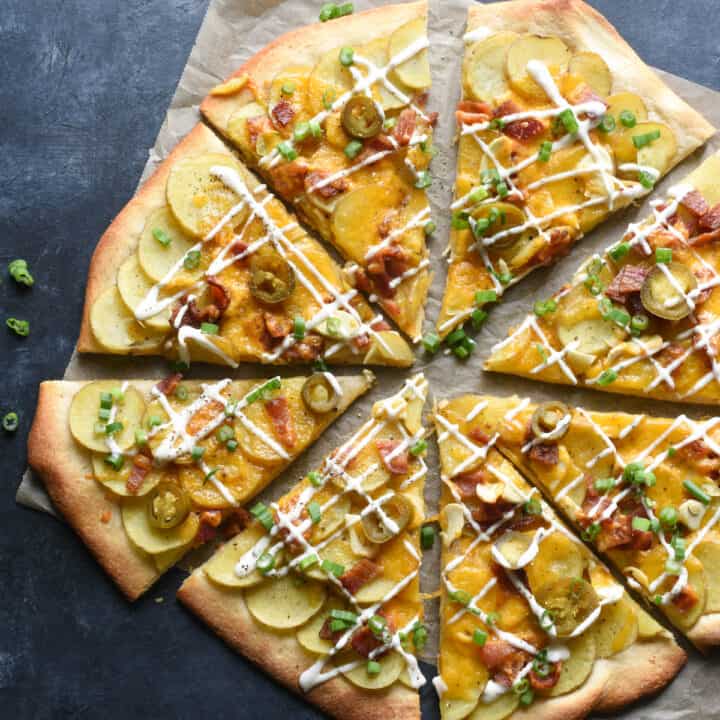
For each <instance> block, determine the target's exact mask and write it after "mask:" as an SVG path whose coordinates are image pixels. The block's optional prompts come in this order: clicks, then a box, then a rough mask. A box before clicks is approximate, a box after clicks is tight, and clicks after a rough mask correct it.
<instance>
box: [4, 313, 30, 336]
mask: <svg viewBox="0 0 720 720" xmlns="http://www.w3.org/2000/svg"><path fill="white" fill-rule="evenodd" d="M5 324H6V325H7V326H8V327H9V328H10V329H11V330H12V331H13V332H14V333H15V334H16V335H20V337H27V336H28V335H29V334H30V323H29V322H28V321H27V320H18V319H17V318H12V317H11V318H8V319H7V320H6V321H5Z"/></svg>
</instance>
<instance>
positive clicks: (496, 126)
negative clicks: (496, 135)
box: [490, 118, 505, 130]
mask: <svg viewBox="0 0 720 720" xmlns="http://www.w3.org/2000/svg"><path fill="white" fill-rule="evenodd" d="M490 127H491V128H492V129H493V130H502V129H503V128H504V127H505V121H504V120H503V119H502V118H494V119H493V120H491V121H490Z"/></svg>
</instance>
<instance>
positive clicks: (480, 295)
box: [475, 290, 497, 305]
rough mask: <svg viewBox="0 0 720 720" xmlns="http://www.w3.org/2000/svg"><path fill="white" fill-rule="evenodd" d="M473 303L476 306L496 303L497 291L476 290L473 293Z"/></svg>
mask: <svg viewBox="0 0 720 720" xmlns="http://www.w3.org/2000/svg"><path fill="white" fill-rule="evenodd" d="M475 302H476V303H477V304H478V305H484V304H485V303H494V302H497V291H496V290H478V291H477V292H476V293H475Z"/></svg>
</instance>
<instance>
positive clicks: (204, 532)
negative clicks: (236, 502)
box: [195, 510, 223, 545]
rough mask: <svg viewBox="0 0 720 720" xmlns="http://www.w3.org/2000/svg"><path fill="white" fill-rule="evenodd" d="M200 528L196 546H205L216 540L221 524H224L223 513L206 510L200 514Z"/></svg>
mask: <svg viewBox="0 0 720 720" xmlns="http://www.w3.org/2000/svg"><path fill="white" fill-rule="evenodd" d="M199 519H200V527H199V528H198V532H197V535H196V536H195V545H204V544H205V543H208V542H210V541H211V540H214V539H215V537H216V535H217V531H218V528H219V527H220V523H221V522H222V519H223V517H222V511H220V510H205V511H204V512H201V513H200V518H199Z"/></svg>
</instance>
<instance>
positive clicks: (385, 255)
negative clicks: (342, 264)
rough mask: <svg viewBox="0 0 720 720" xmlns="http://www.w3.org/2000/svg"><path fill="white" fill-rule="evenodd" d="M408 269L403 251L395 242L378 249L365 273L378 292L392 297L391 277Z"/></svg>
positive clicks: (385, 296)
mask: <svg viewBox="0 0 720 720" xmlns="http://www.w3.org/2000/svg"><path fill="white" fill-rule="evenodd" d="M407 269H408V262H407V256H406V254H405V251H404V250H403V249H402V248H401V247H400V246H399V245H395V244H391V245H388V246H386V247H384V248H382V249H381V250H379V251H378V252H377V253H375V255H374V256H373V258H372V259H371V260H370V262H369V263H368V266H367V270H366V272H367V274H368V276H369V278H370V279H371V280H372V282H373V284H374V285H375V287H376V289H377V291H378V293H379V294H380V295H381V296H382V297H384V298H388V297H393V296H394V295H395V288H394V287H392V285H391V284H390V283H391V281H392V280H393V278H396V277H399V276H400V275H402V274H403V273H404V272H405V271H406V270H407Z"/></svg>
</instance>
